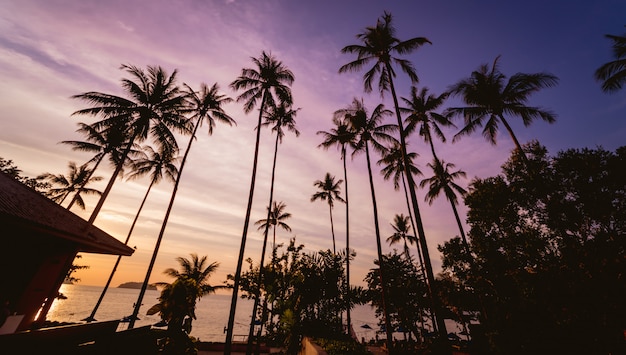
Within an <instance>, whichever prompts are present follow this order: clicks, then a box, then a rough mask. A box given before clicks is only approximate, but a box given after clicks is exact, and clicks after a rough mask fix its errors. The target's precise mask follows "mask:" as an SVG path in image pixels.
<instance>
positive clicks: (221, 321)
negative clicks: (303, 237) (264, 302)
mask: <svg viewBox="0 0 626 355" xmlns="http://www.w3.org/2000/svg"><path fill="white" fill-rule="evenodd" d="M102 289H103V287H101V286H85V285H80V284H78V285H71V284H63V285H62V286H61V289H60V292H61V293H63V294H64V295H65V296H66V297H67V299H63V300H61V299H57V300H55V301H54V303H53V304H52V307H51V308H50V311H49V312H48V316H47V319H48V320H50V321H59V322H76V323H78V322H81V320H82V319H84V318H87V317H88V316H89V315H90V314H91V311H92V309H93V307H94V305H95V304H96V301H97V300H98V297H100V293H101V292H102ZM159 294H160V292H159V291H155V290H147V291H146V294H145V296H144V299H143V304H142V306H141V309H140V312H139V320H138V321H136V322H135V327H140V326H144V325H149V324H155V323H158V322H159V321H160V320H161V319H160V317H159V316H158V314H155V315H152V316H148V315H146V311H147V310H148V309H149V308H150V307H152V306H153V305H155V304H156V303H158V297H159ZM138 296H139V290H136V289H127V288H113V287H111V288H109V290H108V291H107V293H106V295H105V296H104V299H103V300H102V304H101V305H100V307H99V308H98V312H97V313H96V316H95V318H96V319H97V320H98V321H107V320H115V319H122V318H124V317H126V316H129V315H131V314H132V313H133V305H134V303H135V301H137V297H138ZM230 302H231V294H225V293H221V294H212V295H207V296H204V297H202V299H200V301H199V302H198V303H197V305H196V316H197V319H196V320H194V321H193V323H192V330H191V335H193V336H194V337H196V338H199V339H200V340H201V341H213V342H223V341H224V338H225V335H226V334H225V333H224V329H225V327H226V326H227V325H228V313H229V311H230ZM252 306H253V302H252V301H250V300H245V299H239V301H238V302H237V313H236V314H235V327H234V331H233V334H234V336H233V338H234V340H245V339H246V337H247V335H248V328H249V325H250V314H251V312H252ZM351 317H352V324H353V328H354V331H355V333H356V335H357V337H358V339H361V338H363V339H365V340H366V341H368V340H370V339H374V338H375V336H376V329H378V326H377V319H376V316H375V313H374V309H373V308H371V307H370V306H369V305H360V306H356V307H355V308H354V309H353V310H352V312H351ZM365 325H366V326H369V327H371V329H369V328H364V327H363V326H365ZM127 327H128V323H120V325H119V327H118V331H119V330H124V329H126V328H127ZM382 337H384V335H382Z"/></svg>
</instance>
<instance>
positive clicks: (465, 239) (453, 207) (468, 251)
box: [450, 201, 472, 258]
mask: <svg viewBox="0 0 626 355" xmlns="http://www.w3.org/2000/svg"><path fill="white" fill-rule="evenodd" d="M450 205H452V211H453V212H454V218H456V224H457V225H458V226H459V233H461V238H462V239H463V246H464V247H465V252H466V253H467V257H468V258H471V257H472V255H471V254H470V248H469V244H468V243H467V238H465V232H464V231H463V225H462V224H461V218H459V212H458V211H457V210H456V204H455V203H454V202H452V201H450Z"/></svg>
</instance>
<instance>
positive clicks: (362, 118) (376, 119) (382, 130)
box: [335, 98, 396, 341]
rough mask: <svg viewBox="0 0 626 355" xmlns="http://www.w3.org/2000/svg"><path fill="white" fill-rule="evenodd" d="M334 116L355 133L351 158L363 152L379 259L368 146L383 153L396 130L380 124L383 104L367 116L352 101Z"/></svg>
mask: <svg viewBox="0 0 626 355" xmlns="http://www.w3.org/2000/svg"><path fill="white" fill-rule="evenodd" d="M335 114H343V115H345V117H346V118H347V119H348V120H349V122H350V126H351V127H352V130H354V132H355V135H356V136H355V141H354V144H353V146H352V148H353V152H352V156H354V155H355V154H357V153H361V152H365V158H366V161H367V172H368V176H369V182H370V192H371V195H372V208H373V212H374V230H375V233H376V247H377V251H378V255H379V258H381V257H382V245H381V244H382V243H381V239H380V227H379V224H378V223H379V222H378V206H377V203H376V193H375V190H374V180H373V176H372V164H371V162H370V150H369V147H370V144H371V145H372V148H373V149H374V150H375V151H377V152H380V153H382V152H384V151H385V146H384V145H383V142H384V143H388V142H393V141H394V138H393V137H391V135H389V133H391V132H393V131H394V130H395V129H396V126H394V125H388V124H387V125H384V124H381V122H382V121H383V119H384V118H385V116H389V115H391V111H389V110H387V109H385V107H384V105H383V104H379V105H378V106H376V108H375V109H374V110H373V111H372V114H371V115H369V112H368V111H367V109H366V107H365V105H364V104H363V100H362V99H361V100H359V99H356V98H355V99H354V100H353V101H352V104H350V105H349V106H348V107H347V108H345V109H341V110H338V111H336V112H335ZM381 269H382V272H381V275H380V277H381V283H382V285H383V291H384V287H385V282H384V265H383V267H382V268H381ZM382 297H383V304H384V303H385V301H384V292H383V293H382ZM387 340H388V341H389V340H391V334H390V333H389V332H388V334H387Z"/></svg>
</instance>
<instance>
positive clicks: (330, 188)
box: [311, 173, 346, 254]
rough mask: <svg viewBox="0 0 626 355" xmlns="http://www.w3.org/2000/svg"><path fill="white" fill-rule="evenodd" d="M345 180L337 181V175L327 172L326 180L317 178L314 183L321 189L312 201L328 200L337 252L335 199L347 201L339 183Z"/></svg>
mask: <svg viewBox="0 0 626 355" xmlns="http://www.w3.org/2000/svg"><path fill="white" fill-rule="evenodd" d="M342 182H343V180H341V179H339V180H338V181H337V182H335V177H334V176H332V175H330V173H326V176H324V180H316V181H315V182H314V183H313V186H315V187H317V188H318V189H319V191H318V192H316V193H314V194H313V196H312V197H311V202H314V201H317V200H322V201H328V210H329V213H330V232H331V234H332V236H333V253H335V254H336V253H337V250H336V248H335V228H334V227H333V206H334V205H335V200H337V201H339V202H346V201H345V200H344V199H343V198H341V195H340V193H341V188H340V187H339V185H341V183H342Z"/></svg>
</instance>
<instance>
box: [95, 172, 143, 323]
mask: <svg viewBox="0 0 626 355" xmlns="http://www.w3.org/2000/svg"><path fill="white" fill-rule="evenodd" d="M152 186H154V180H153V181H151V182H150V185H149V186H148V191H146V194H145V195H144V196H143V200H142V201H141V205H140V206H139V210H138V211H137V214H136V215H135V219H134V220H133V224H131V225H130V230H129V231H128V235H127V236H126V240H125V241H124V245H128V241H129V240H130V236H131V235H132V234H133V230H134V229H135V224H137V219H139V215H140V214H141V210H142V209H143V205H144V204H145V203H146V200H147V199H148V195H149V194H150V190H152ZM121 260H122V256H121V255H118V257H117V260H116V261H115V265H114V266H113V270H111V274H110V275H109V279H108V280H107V283H106V284H105V285H104V289H103V290H102V293H101V294H100V297H99V298H98V301H97V302H96V305H95V306H94V307H93V310H92V311H91V314H90V315H89V317H87V318H85V319H83V320H84V321H87V322H93V321H95V320H96V318H95V316H96V312H97V311H98V308H99V307H100V303H102V299H103V298H104V295H105V294H106V293H107V290H108V289H109V286H110V285H111V281H112V280H113V276H114V275H115V272H116V271H117V267H118V265H119V264H120V261H121Z"/></svg>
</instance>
